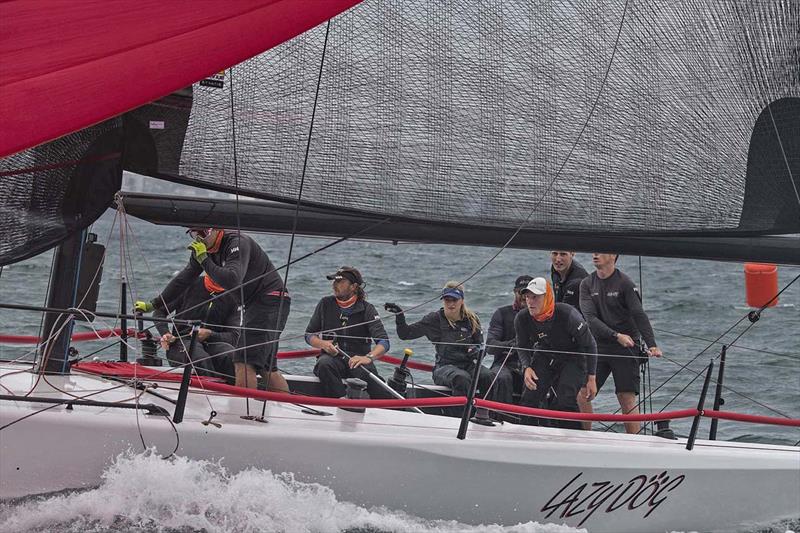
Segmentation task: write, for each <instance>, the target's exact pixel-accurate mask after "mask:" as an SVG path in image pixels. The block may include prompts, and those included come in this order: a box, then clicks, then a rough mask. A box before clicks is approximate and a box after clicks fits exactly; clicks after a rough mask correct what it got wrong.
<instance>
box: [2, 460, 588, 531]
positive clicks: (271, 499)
mask: <svg viewBox="0 0 800 533" xmlns="http://www.w3.org/2000/svg"><path fill="white" fill-rule="evenodd" d="M54 530H58V531H74V532H84V531H91V532H101V531H165V532H167V531H181V532H184V531H208V532H223V531H234V532H251V531H253V532H255V531H291V532H321V533H322V532H339V531H358V532H384V531H392V532H395V531H396V532H409V533H411V532H415V533H416V532H442V533H444V532H478V531H481V532H489V533H500V532H509V533H576V532H578V531H585V530H577V529H574V528H571V527H567V526H563V525H555V524H545V525H542V524H538V523H535V522H529V523H526V524H518V525H516V526H510V527H503V526H499V525H491V524H489V525H481V526H468V525H464V524H460V523H458V522H455V521H444V520H442V521H429V520H422V519H420V518H416V517H413V516H410V515H407V514H403V513H400V512H394V511H389V510H387V509H383V508H372V509H365V508H363V507H359V506H357V505H354V504H352V503H348V502H340V501H338V500H337V499H336V495H335V494H334V493H333V491H331V490H330V489H328V488H327V487H324V486H322V485H318V484H309V483H301V482H299V481H296V480H295V479H294V478H293V476H292V475H291V474H273V473H272V472H270V471H266V470H257V469H252V470H246V471H243V472H239V473H237V474H230V473H229V472H227V471H226V470H225V469H224V468H222V467H221V466H220V465H218V464H216V463H211V462H206V461H194V460H189V459H185V458H180V457H178V458H173V459H170V460H166V461H165V460H163V459H161V458H160V457H158V456H157V455H155V454H152V453H146V454H125V455H122V456H120V457H118V458H117V460H116V461H115V463H114V464H113V465H112V466H111V467H109V468H108V470H106V472H105V473H104V475H103V480H102V483H101V484H100V486H99V487H97V488H94V489H89V490H83V491H70V492H66V493H61V494H58V495H50V496H43V497H35V498H27V499H25V500H20V501H16V502H12V503H5V504H1V505H0V531H15V532H23V531H27V532H40V531H54Z"/></svg>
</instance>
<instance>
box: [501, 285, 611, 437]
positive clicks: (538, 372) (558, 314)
mask: <svg viewBox="0 0 800 533" xmlns="http://www.w3.org/2000/svg"><path fill="white" fill-rule="evenodd" d="M521 292H522V294H524V297H525V304H526V309H523V310H522V311H520V312H519V313H518V314H517V317H516V319H515V320H514V329H515V330H516V332H517V348H518V353H519V358H520V363H521V366H522V368H523V369H524V371H523V379H524V383H525V390H524V391H523V393H522V399H521V401H520V403H521V404H522V405H524V406H527V407H542V406H543V405H542V404H544V406H545V407H548V408H550V409H554V410H556V411H568V412H573V413H577V412H578V402H577V399H576V397H577V394H578V391H579V390H580V389H581V388H582V387H583V388H586V389H587V390H588V392H589V394H590V395H592V396H593V395H594V394H595V393H596V392H597V387H596V385H595V368H596V365H597V345H596V344H595V340H594V338H593V337H592V334H591V333H590V332H589V326H588V325H587V324H586V322H585V321H584V320H583V317H582V316H581V314H580V313H579V312H578V310H577V309H575V308H574V307H572V306H571V305H569V304H566V303H563V302H558V303H556V302H555V296H554V294H553V288H552V287H551V286H550V284H549V283H548V282H547V280H545V279H544V278H535V279H533V280H531V282H530V283H528V286H527V287H525V288H524V289H522V291H521ZM548 394H550V395H551V396H550V398H549V401H548V402H547V403H545V402H544V400H545V399H546V398H547V396H548ZM549 424H550V425H553V426H555V427H561V428H566V429H581V424H580V422H577V421H573V420H552V421H551V422H549Z"/></svg>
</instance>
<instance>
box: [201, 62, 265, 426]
mask: <svg viewBox="0 0 800 533" xmlns="http://www.w3.org/2000/svg"><path fill="white" fill-rule="evenodd" d="M233 68H234V67H231V68H230V69H228V71H229V73H230V77H231V83H230V103H231V141H232V143H233V144H232V149H233V187H234V189H235V190H236V238H237V239H239V240H241V239H242V221H241V215H240V213H239V158H238V150H237V149H236V105H235V104H236V102H235V100H234V96H233V94H234V90H233ZM245 268H247V266H246V265H245ZM206 275H207V274H206ZM239 304H240V307H239V325H240V326H244V324H245V318H244V317H245V313H246V311H247V310H246V305H247V302H245V301H244V285H241V284H240V286H239ZM212 305H214V303H213V302H211V303H209V304H208V308H207V309H206V318H208V313H209V311H210V310H211V306H212ZM241 344H242V346H243V356H244V366H245V368H244V386H245V387H248V386H249V385H250V384H249V383H248V382H247V380H248V376H249V375H250V373H249V372H248V371H247V368H248V365H247V348H248V346H247V332H246V331H244V330H242V343H241ZM187 356H188V353H187ZM235 367H236V364H235V363H234V373H236V370H235ZM209 405H210V404H209ZM212 411H213V408H212ZM245 416H250V398H245Z"/></svg>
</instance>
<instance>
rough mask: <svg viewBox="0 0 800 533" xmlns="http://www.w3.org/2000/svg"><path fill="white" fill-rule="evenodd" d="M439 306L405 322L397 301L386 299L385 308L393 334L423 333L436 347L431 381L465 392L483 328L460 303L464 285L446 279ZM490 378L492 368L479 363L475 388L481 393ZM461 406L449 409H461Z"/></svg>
mask: <svg viewBox="0 0 800 533" xmlns="http://www.w3.org/2000/svg"><path fill="white" fill-rule="evenodd" d="M440 299H441V300H443V303H444V305H443V307H442V308H440V309H439V310H438V311H434V312H432V313H428V314H427V315H425V316H424V317H423V318H422V320H420V321H419V322H415V323H413V324H408V323H406V317H405V315H404V314H403V310H402V309H401V308H400V306H398V305H397V304H393V303H387V304H386V305H385V308H386V310H387V311H390V312H392V313H395V320H396V324H397V336H398V337H400V338H401V339H403V340H412V339H418V338H420V337H427V339H428V340H429V341H431V342H432V343H433V346H434V349H435V350H436V361H435V365H434V368H433V382H434V383H436V384H437V385H441V386H444V387H450V389H451V390H452V391H453V395H455V396H466V395H467V393H468V391H469V390H470V385H471V383H472V374H473V371H474V370H475V368H474V366H473V363H472V361H473V359H474V358H475V356H476V353H479V352H478V351H479V350H481V346H482V344H483V332H482V331H481V323H480V321H479V320H478V316H477V315H476V314H475V313H473V312H472V311H470V310H469V309H468V308H467V306H466V304H465V303H464V287H463V286H462V285H459V284H458V283H456V282H452V281H451V282H448V283H447V284H446V285H445V286H444V288H443V289H442V294H441V297H440ZM491 382H492V372H491V371H490V370H489V369H488V368H486V367H485V366H483V365H481V368H480V373H479V374H478V390H479V391H481V393H485V392H486V390H487V389H488V387H489V385H490V384H491ZM461 410H462V409H461V408H457V409H454V410H453V414H455V412H456V411H459V412H460V411H461Z"/></svg>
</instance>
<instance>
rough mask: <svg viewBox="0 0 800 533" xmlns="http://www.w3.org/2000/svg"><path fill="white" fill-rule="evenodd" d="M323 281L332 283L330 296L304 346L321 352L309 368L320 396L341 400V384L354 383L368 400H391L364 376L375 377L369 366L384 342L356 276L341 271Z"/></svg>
mask: <svg viewBox="0 0 800 533" xmlns="http://www.w3.org/2000/svg"><path fill="white" fill-rule="evenodd" d="M326 277H327V278H328V279H329V280H331V281H333V294H332V295H330V296H325V297H323V298H322V299H321V300H320V301H319V303H318V304H317V307H316V308H315V309H314V314H313V315H311V320H309V322H308V327H306V336H305V337H306V342H307V343H308V344H310V345H311V346H313V347H314V348H319V349H320V350H322V352H323V353H322V354H321V355H320V356H319V357H318V358H317V364H316V365H315V366H314V374H316V375H317V377H319V381H320V385H321V386H322V394H323V395H324V396H328V397H330V398H342V397H344V396H345V393H346V389H345V386H344V385H343V384H342V379H343V378H348V377H355V378H359V379H362V380H364V381H365V382H366V384H367V393H368V394H369V397H370V398H372V399H376V398H391V396H390V395H388V394H387V393H386V391H385V390H384V389H383V388H381V387H380V386H379V385H378V384H377V383H375V382H374V381H373V380H372V379H370V378H369V376H367V375H366V374H367V372H371V373H372V374H375V375H376V376H378V377H380V374H378V369H377V368H375V363H374V361H375V360H376V359H380V358H381V356H382V355H383V354H384V353H386V351H387V350H388V349H389V336H388V335H387V334H386V329H385V328H384V327H383V322H381V318H380V315H378V311H377V310H376V309H375V306H373V305H372V304H371V303H369V302H368V301H367V293H366V292H364V279H363V278H362V277H361V273H360V272H359V271H358V270H357V269H356V268H353V267H350V266H343V267H341V268H339V269H338V270H337V271H336V272H334V273H333V274H330V275H328V276H326ZM373 342H374V343H375V346H374V347H373V346H372V343H373Z"/></svg>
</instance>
